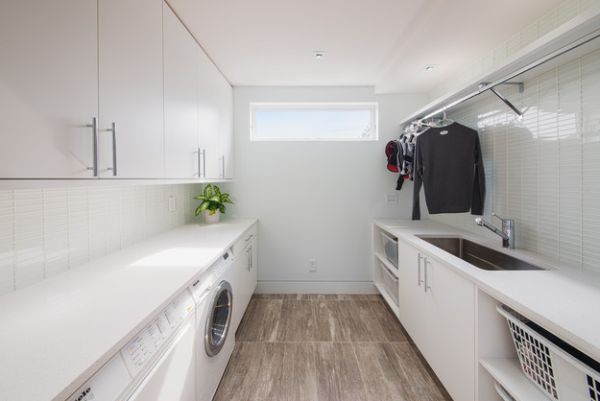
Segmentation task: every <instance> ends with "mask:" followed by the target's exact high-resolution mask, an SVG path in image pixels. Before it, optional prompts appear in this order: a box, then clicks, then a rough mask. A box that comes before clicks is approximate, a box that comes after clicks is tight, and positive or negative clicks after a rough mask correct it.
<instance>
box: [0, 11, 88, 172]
mask: <svg viewBox="0 0 600 401" xmlns="http://www.w3.org/2000/svg"><path fill="white" fill-rule="evenodd" d="M0 54H1V56H0V57H1V60H0V143H1V145H0V178H91V177H93V170H91V169H92V168H93V167H94V141H93V138H94V131H93V127H92V125H93V124H92V121H93V119H94V118H96V117H97V110H98V104H97V103H98V89H97V88H98V79H97V76H98V60H97V6H96V0H53V1H39V0H2V2H1V3H0Z"/></svg>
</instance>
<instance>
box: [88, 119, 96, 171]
mask: <svg viewBox="0 0 600 401" xmlns="http://www.w3.org/2000/svg"><path fill="white" fill-rule="evenodd" d="M86 127H87V128H91V129H92V167H88V168H87V169H88V170H91V171H92V174H93V175H94V177H98V119H97V118H96V117H94V118H92V123H91V124H88V125H86Z"/></svg>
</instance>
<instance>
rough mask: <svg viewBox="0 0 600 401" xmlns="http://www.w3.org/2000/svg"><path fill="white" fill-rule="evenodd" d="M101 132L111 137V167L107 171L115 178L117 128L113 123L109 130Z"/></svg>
mask: <svg viewBox="0 0 600 401" xmlns="http://www.w3.org/2000/svg"><path fill="white" fill-rule="evenodd" d="M102 132H110V133H111V137H112V153H113V156H112V167H109V168H108V169H107V170H108V171H112V175H113V177H116V176H117V126H116V124H115V123H114V122H113V123H112V124H111V125H110V128H107V129H103V130H102Z"/></svg>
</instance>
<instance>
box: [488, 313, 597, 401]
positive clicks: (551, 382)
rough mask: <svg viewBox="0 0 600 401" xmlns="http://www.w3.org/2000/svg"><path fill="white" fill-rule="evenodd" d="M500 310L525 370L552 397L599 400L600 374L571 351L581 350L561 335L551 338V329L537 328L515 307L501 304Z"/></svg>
mask: <svg viewBox="0 0 600 401" xmlns="http://www.w3.org/2000/svg"><path fill="white" fill-rule="evenodd" d="M498 312H499V313H500V314H501V315H502V316H504V317H505V318H506V320H507V321H508V327H509V329H510V332H511V335H512V339H513V342H514V344H515V348H516V350H517V355H518V357H519V362H520V364H521V369H522V370H523V373H525V375H526V376H527V377H528V378H529V379H530V380H531V381H532V382H533V383H534V384H535V385H536V386H537V387H538V388H539V389H540V390H541V391H542V392H544V393H545V394H546V395H547V396H548V397H550V399H552V400H556V401H600V374H599V373H598V372H596V371H595V370H594V369H592V368H591V367H589V366H588V365H587V364H585V363H584V362H582V361H581V360H580V359H579V358H576V357H575V356H573V355H571V353H569V352H573V353H579V352H578V351H576V350H574V349H571V350H570V351H569V352H567V351H566V349H567V348H572V347H570V346H568V345H567V344H566V343H563V342H562V341H561V340H560V339H558V338H553V340H554V341H552V340H550V339H549V338H547V337H553V336H552V335H551V334H550V333H544V334H542V333H540V332H543V331H544V330H543V329H541V328H540V329H539V330H536V327H537V326H535V325H532V324H528V323H526V321H524V320H526V319H524V318H523V317H521V316H519V315H518V314H517V313H516V312H514V311H510V310H507V309H505V308H504V307H498ZM532 326H533V327H532ZM557 343H559V344H560V343H562V345H564V347H560V346H559V345H557Z"/></svg>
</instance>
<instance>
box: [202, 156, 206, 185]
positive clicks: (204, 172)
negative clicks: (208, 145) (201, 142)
mask: <svg viewBox="0 0 600 401" xmlns="http://www.w3.org/2000/svg"><path fill="white" fill-rule="evenodd" d="M202 178H206V149H202Z"/></svg>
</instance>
